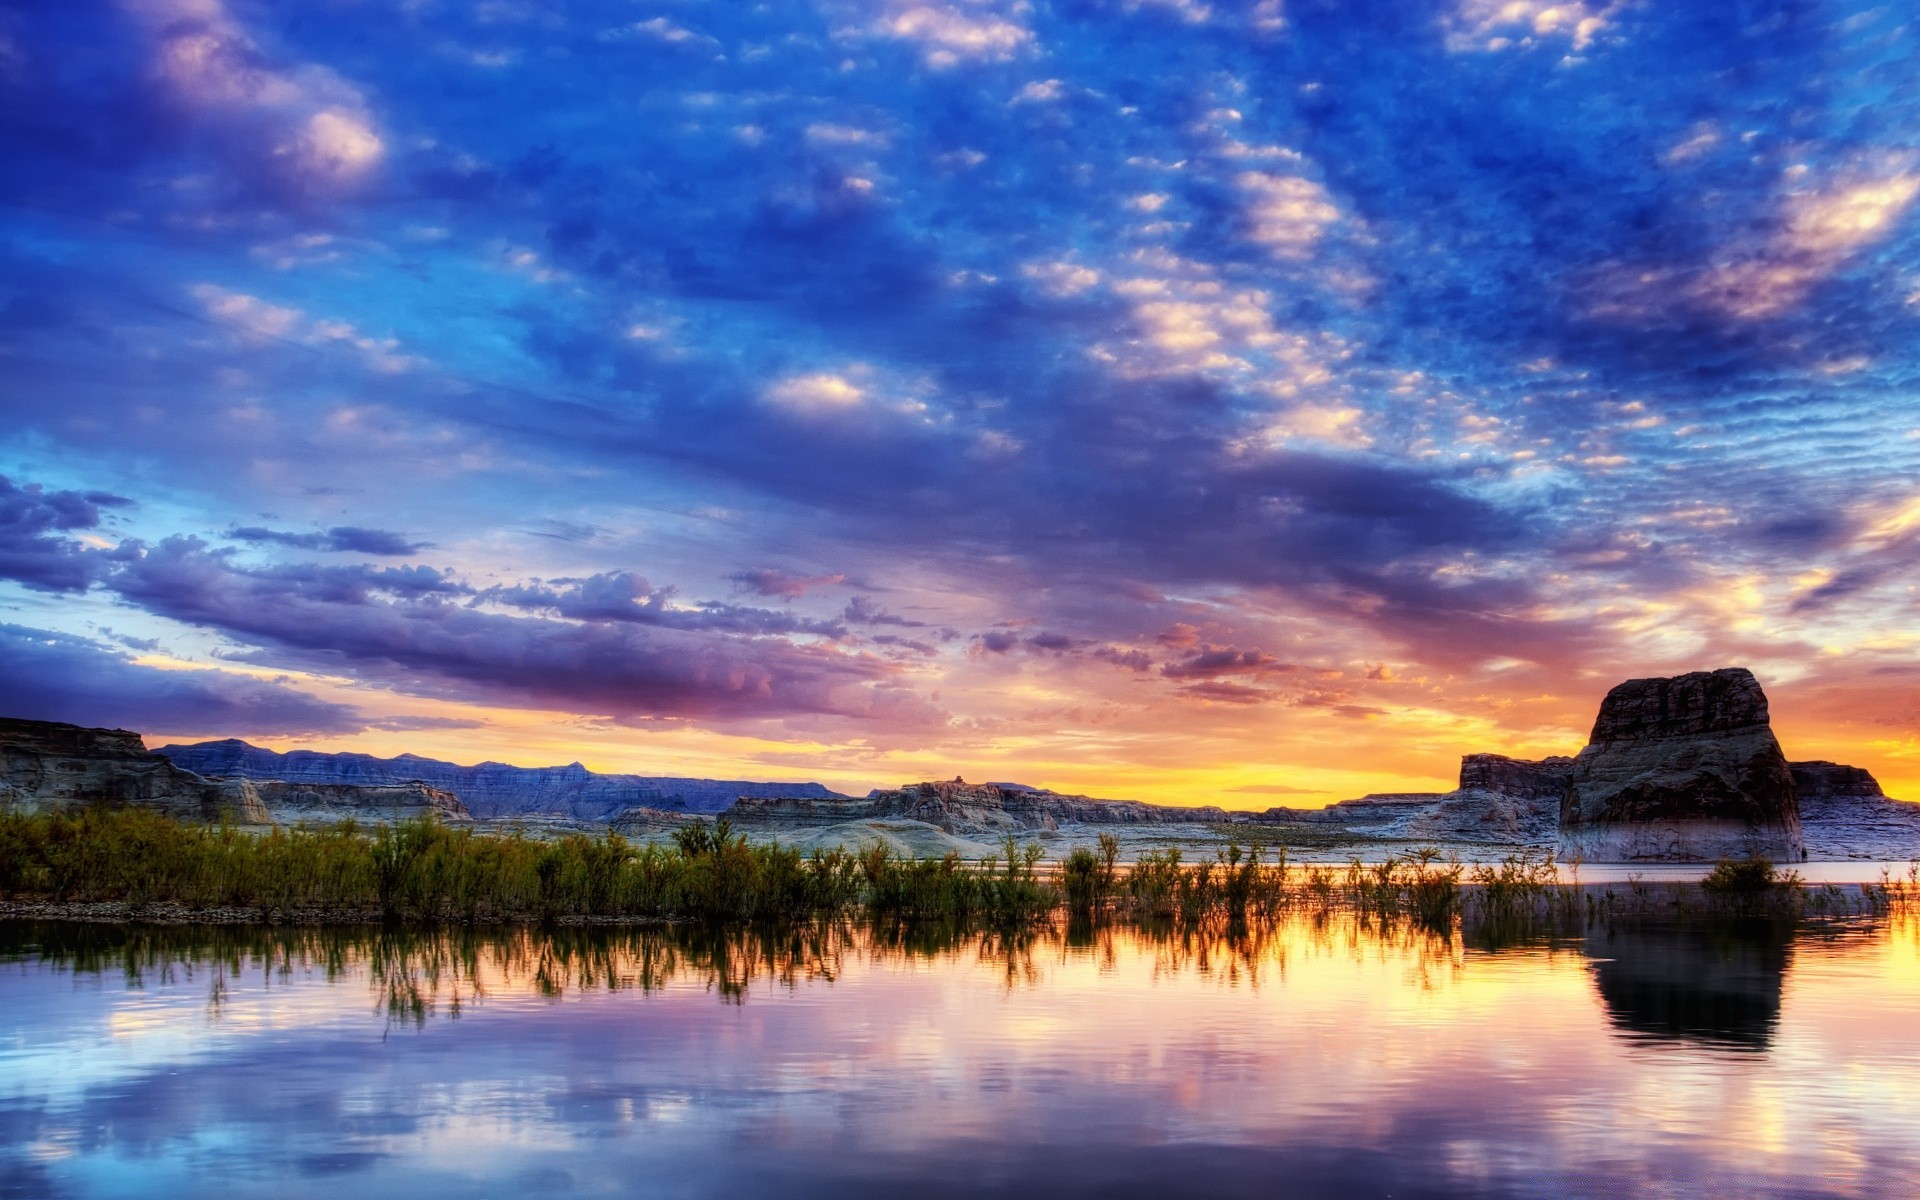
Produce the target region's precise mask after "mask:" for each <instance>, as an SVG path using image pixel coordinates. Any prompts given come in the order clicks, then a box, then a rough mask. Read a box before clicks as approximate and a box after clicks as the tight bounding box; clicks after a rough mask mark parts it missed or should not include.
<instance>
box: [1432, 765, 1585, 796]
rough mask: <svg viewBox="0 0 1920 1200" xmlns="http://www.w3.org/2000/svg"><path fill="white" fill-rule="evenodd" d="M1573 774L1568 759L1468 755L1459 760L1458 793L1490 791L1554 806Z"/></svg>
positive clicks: (1564, 791) (1498, 794)
mask: <svg viewBox="0 0 1920 1200" xmlns="http://www.w3.org/2000/svg"><path fill="white" fill-rule="evenodd" d="M1572 774H1573V760H1572V759H1571V758H1561V757H1555V758H1543V759H1540V760H1539V761H1537V762H1536V761H1533V760H1530V759H1525V758H1508V757H1507V756H1506V755H1504V754H1469V755H1467V756H1466V757H1464V758H1462V759H1461V760H1460V788H1459V790H1460V791H1463V792H1489V793H1492V794H1493V795H1496V796H1510V797H1513V798H1514V799H1516V800H1551V801H1553V802H1554V803H1555V804H1556V805H1557V804H1559V802H1560V797H1561V796H1562V795H1564V794H1565V793H1566V790H1567V780H1568V778H1569V777H1571V775H1572Z"/></svg>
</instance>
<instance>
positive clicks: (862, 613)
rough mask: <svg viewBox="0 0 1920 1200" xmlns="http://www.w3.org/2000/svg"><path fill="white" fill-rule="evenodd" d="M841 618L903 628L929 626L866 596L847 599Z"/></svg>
mask: <svg viewBox="0 0 1920 1200" xmlns="http://www.w3.org/2000/svg"><path fill="white" fill-rule="evenodd" d="M835 578H836V579H837V578H838V577H837V576H836V577H835ZM840 619H841V620H842V621H845V622H846V623H847V624H849V625H897V626H899V627H901V628H903V629H925V628H926V627H927V623H926V622H925V621H914V620H910V619H908V618H906V617H903V616H900V615H899V614H898V613H890V612H887V611H886V610H885V609H882V608H881V607H880V606H879V605H877V604H875V603H874V602H873V601H871V600H869V599H867V598H866V597H865V596H855V597H854V598H853V599H851V600H849V601H847V607H846V608H845V609H843V610H842V611H841V613H840Z"/></svg>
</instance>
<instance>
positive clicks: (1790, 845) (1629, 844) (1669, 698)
mask: <svg viewBox="0 0 1920 1200" xmlns="http://www.w3.org/2000/svg"><path fill="white" fill-rule="evenodd" d="M1560 855H1561V857H1562V858H1575V857H1578V858H1583V859H1586V860H1588V861H1591V862H1633V861H1641V860H1667V861H1703V860H1712V859H1715V858H1722V857H1735V858H1738V857H1745V856H1749V855H1760V856H1764V857H1767V858H1770V859H1773V860H1774V861H1776V862H1799V861H1801V860H1802V859H1803V858H1804V857H1805V856H1806V855H1805V848H1804V845H1803V842H1802V837H1801V830H1800V815H1799V807H1798V804H1797V803H1796V800H1795V796H1794V785H1793V775H1792V772H1791V771H1790V770H1789V769H1788V766H1787V760H1786V756H1785V755H1784V754H1782V753H1781V751H1780V743H1779V742H1778V741H1776V740H1775V739H1774V736H1773V730H1772V728H1771V727H1770V726H1769V724H1768V717H1767V697H1766V694H1765V693H1764V692H1762V691H1761V689H1760V683H1759V681H1758V680H1756V679H1755V678H1754V677H1753V673H1752V672H1751V671H1748V670H1746V669H1745V668H1743V667H1727V668H1723V669H1721V670H1718V671H1697V672H1694V673H1692V674H1689V675H1677V676H1674V677H1672V678H1668V679H1630V680H1628V681H1627V682H1625V683H1623V684H1620V685H1619V686H1617V687H1615V688H1614V689H1613V690H1612V691H1610V692H1608V693H1607V697H1606V699H1605V700H1604V701H1603V702H1602V703H1601V705H1600V714H1599V717H1598V718H1597V719H1596V720H1595V721H1594V726H1593V734H1592V736H1591V737H1590V738H1589V740H1588V742H1587V746H1586V748H1585V749H1584V750H1582V751H1581V752H1580V753H1579V755H1578V756H1577V757H1576V758H1575V759H1574V761H1573V767H1572V771H1571V774H1570V776H1569V779H1568V783H1567V789H1566V793H1565V795H1564V796H1563V798H1562V801H1561V806H1560Z"/></svg>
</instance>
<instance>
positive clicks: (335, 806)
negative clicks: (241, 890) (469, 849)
mask: <svg viewBox="0 0 1920 1200" xmlns="http://www.w3.org/2000/svg"><path fill="white" fill-rule="evenodd" d="M0 805H5V806H7V807H11V808H14V809H17V810H21V811H26V812H42V811H48V810H66V809H76V808H84V807H87V806H89V805H109V806H121V805H127V806H132V807H137V808H151V809H153V810H154V811H156V812H160V813H164V814H166V815H167V816H170V817H175V818H177V819H180V820H185V821H213V820H231V821H236V822H238V823H240V824H243V825H266V824H272V823H282V824H291V823H295V822H299V821H335V820H339V819H341V818H343V817H354V818H357V819H360V820H365V821H384V820H393V819H396V818H398V819H404V818H406V817H410V816H417V815H424V814H432V815H434V816H438V817H440V818H442V819H444V820H450V821H461V820H466V819H467V811H466V809H465V807H464V806H462V805H461V803H460V800H459V798H458V797H456V796H454V795H452V794H451V793H449V792H444V791H439V790H437V789H434V788H430V787H426V786H425V785H422V784H418V783H407V784H398V785H393V786H382V787H363V786H357V785H344V784H290V783H283V782H278V781H255V780H247V779H211V778H208V777H206V776H203V775H201V774H199V773H198V772H195V771H189V770H185V769H183V768H182V767H180V766H178V765H177V764H175V763H174V762H173V761H171V760H170V759H168V758H166V757H164V756H162V755H160V754H155V753H153V752H151V751H149V750H148V749H147V747H146V743H145V742H144V741H142V740H141V738H140V735H139V734H137V733H131V732H129V731H127V730H124V729H87V728H83V727H82V726H78V725H62V724H59V723H56V722H52V721H23V720H16V719H11V718H0Z"/></svg>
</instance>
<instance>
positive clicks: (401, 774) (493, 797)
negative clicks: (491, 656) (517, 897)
mask: <svg viewBox="0 0 1920 1200" xmlns="http://www.w3.org/2000/svg"><path fill="white" fill-rule="evenodd" d="M159 752H160V753H161V754H164V755H166V756H167V757H168V758H171V759H172V760H173V761H174V762H175V763H176V764H177V765H179V766H182V767H185V768H187V769H188V770H190V771H197V772H199V773H200V774H202V775H220V776H230V777H233V778H237V779H255V780H261V779H277V780H283V781H285V782H288V783H327V784H358V785H363V786H364V785H374V786H380V785H390V784H405V783H423V784H426V785H427V786H429V787H432V788H437V789H439V790H441V791H445V792H453V793H455V794H456V795H458V796H459V797H460V799H461V800H462V801H463V802H464V803H465V804H466V806H467V808H468V809H469V810H470V811H471V812H472V813H473V815H475V816H477V817H518V816H527V815H534V814H556V815H560V816H567V817H576V818H579V819H582V820H588V821H607V820H610V819H612V818H613V817H616V816H618V815H619V814H621V813H623V812H625V811H626V810H627V809H629V808H636V807H645V808H655V809H662V810H672V809H681V810H684V811H687V812H707V813H711V812H718V811H720V810H721V809H723V808H725V807H727V806H728V805H729V804H732V803H733V802H734V800H735V799H737V798H738V797H740V796H756V795H757V796H803V797H805V796H810V797H819V798H831V797H834V796H837V795H839V793H837V792H832V791H829V790H827V789H826V788H824V787H822V786H820V785H819V784H817V783H753V782H748V781H745V780H724V779H683V778H678V777H671V776H650V775H601V774H599V773H598V772H594V771H589V770H587V768H585V767H583V766H581V765H580V764H579V763H577V762H576V763H569V764H568V765H566V766H564V767H516V766H511V765H509V764H507V763H497V762H483V763H480V764H478V765H476V766H471V767H468V766H460V765H458V764H455V763H450V762H441V761H440V760H438V759H432V758H421V757H419V756H418V755H413V754H402V755H400V756H398V757H396V758H375V757H374V756H373V755H371V754H352V753H342V754H325V753H320V752H318V751H313V750H293V751H290V752H288V753H285V754H281V753H278V752H276V751H273V750H268V749H265V748H263V747H260V746H254V745H249V744H248V743H246V742H243V741H239V740H238V739H233V738H229V739H227V740H225V741H219V742H200V743H197V744H195V745H191V746H162V747H160V751H159Z"/></svg>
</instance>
